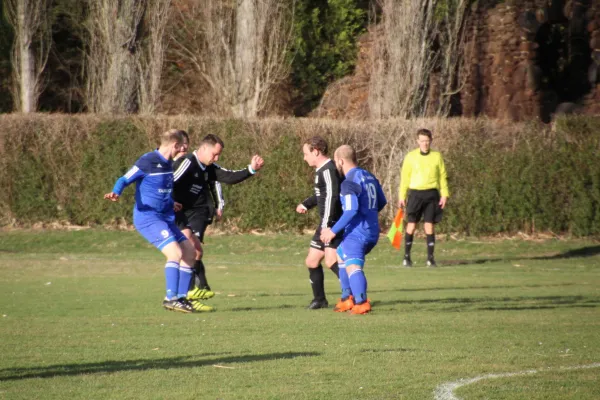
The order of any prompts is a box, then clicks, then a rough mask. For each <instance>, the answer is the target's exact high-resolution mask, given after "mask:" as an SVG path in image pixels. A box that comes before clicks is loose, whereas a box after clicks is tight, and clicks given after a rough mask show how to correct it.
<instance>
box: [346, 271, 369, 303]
mask: <svg viewBox="0 0 600 400" xmlns="http://www.w3.org/2000/svg"><path fill="white" fill-rule="evenodd" d="M349 280H350V287H351V288H352V294H353V295H354V304H362V303H364V302H365V301H367V278H366V277H365V274H364V273H363V271H362V269H356V270H354V271H352V272H351V273H350V276H349Z"/></svg>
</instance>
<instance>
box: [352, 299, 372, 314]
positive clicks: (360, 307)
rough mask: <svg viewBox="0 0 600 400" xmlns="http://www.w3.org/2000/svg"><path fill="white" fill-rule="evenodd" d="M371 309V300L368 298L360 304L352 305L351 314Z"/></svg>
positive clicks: (362, 312)
mask: <svg viewBox="0 0 600 400" xmlns="http://www.w3.org/2000/svg"><path fill="white" fill-rule="evenodd" d="M370 311H371V302H370V301H369V300H367V301H365V302H364V303H362V304H356V305H355V306H354V307H352V311H350V313H351V314H366V313H368V312H370Z"/></svg>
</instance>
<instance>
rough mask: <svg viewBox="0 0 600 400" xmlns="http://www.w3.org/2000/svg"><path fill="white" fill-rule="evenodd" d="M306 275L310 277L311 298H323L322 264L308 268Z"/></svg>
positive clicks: (323, 277) (323, 276)
mask: <svg viewBox="0 0 600 400" xmlns="http://www.w3.org/2000/svg"><path fill="white" fill-rule="evenodd" d="M308 276H309V277H310V285H311V287H312V291H313V299H314V300H325V275H324V274H323V266H322V265H321V264H319V266H318V267H317V268H309V269H308Z"/></svg>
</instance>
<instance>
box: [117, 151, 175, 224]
mask: <svg viewBox="0 0 600 400" xmlns="http://www.w3.org/2000/svg"><path fill="white" fill-rule="evenodd" d="M133 182H136V189H135V206H134V214H136V213H140V214H148V215H156V214H160V215H162V216H163V217H164V218H167V219H170V220H173V221H174V220H175V212H174V211H173V204H174V202H173V198H172V196H171V193H172V192H173V167H172V163H171V161H169V160H167V159H166V158H164V157H163V155H162V154H160V153H159V152H158V151H157V150H155V151H151V152H149V153H146V154H144V155H143V156H141V157H140V158H139V159H138V160H137V161H136V162H135V164H134V165H133V167H131V169H130V170H129V171H127V173H126V174H125V175H123V177H121V178H120V179H119V180H118V181H117V182H116V183H115V186H114V188H113V192H114V193H116V194H118V195H121V193H122V192H123V190H124V189H125V188H126V187H127V186H129V185H131V184H132V183H133ZM139 216H140V217H142V215H139Z"/></svg>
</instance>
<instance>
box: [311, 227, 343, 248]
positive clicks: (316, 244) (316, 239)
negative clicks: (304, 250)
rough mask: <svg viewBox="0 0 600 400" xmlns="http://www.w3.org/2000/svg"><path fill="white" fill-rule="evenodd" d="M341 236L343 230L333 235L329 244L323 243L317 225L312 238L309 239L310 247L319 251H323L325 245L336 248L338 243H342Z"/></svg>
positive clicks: (319, 228)
mask: <svg viewBox="0 0 600 400" xmlns="http://www.w3.org/2000/svg"><path fill="white" fill-rule="evenodd" d="M343 236H344V235H343V232H340V234H338V235H335V237H334V238H333V240H332V241H331V242H329V244H325V243H323V242H322V241H321V227H320V226H319V227H318V228H317V230H316V231H315V234H314V235H313V238H312V240H311V241H310V247H312V248H313V249H317V250H321V251H325V247H331V248H332V249H337V247H338V246H339V245H340V243H342V239H343Z"/></svg>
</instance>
